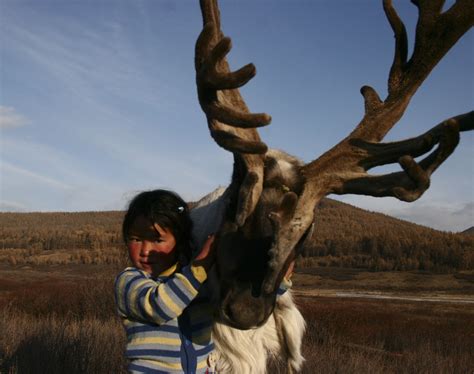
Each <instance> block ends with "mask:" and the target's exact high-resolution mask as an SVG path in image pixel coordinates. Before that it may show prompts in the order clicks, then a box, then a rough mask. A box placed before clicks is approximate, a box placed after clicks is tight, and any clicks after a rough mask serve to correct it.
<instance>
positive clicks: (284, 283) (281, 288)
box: [277, 278, 293, 297]
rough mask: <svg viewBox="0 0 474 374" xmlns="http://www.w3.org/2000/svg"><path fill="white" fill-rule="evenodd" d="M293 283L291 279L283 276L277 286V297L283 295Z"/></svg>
mask: <svg viewBox="0 0 474 374" xmlns="http://www.w3.org/2000/svg"><path fill="white" fill-rule="evenodd" d="M292 285H293V283H292V282H291V279H286V278H283V280H282V281H281V283H280V286H279V287H278V291H277V297H278V296H281V295H283V294H284V293H285V292H286V291H288V290H289V289H290V288H291V286H292Z"/></svg>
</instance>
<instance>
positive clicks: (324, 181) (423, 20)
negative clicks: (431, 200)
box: [264, 0, 474, 293]
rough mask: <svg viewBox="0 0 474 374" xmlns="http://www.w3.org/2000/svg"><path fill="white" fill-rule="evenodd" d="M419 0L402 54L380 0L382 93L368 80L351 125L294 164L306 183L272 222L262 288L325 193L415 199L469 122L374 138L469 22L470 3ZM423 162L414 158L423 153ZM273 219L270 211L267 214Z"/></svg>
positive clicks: (396, 25) (388, 7) (472, 121)
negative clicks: (285, 216) (411, 39)
mask: <svg viewBox="0 0 474 374" xmlns="http://www.w3.org/2000/svg"><path fill="white" fill-rule="evenodd" d="M412 2H413V3H414V4H415V5H416V6H417V7H418V11H419V17H418V24H417V27H416V37H415V46H414V51H413V54H412V56H411V58H410V59H409V60H407V50H408V48H407V44H408V43H407V34H406V30H405V26H404V24H403V22H402V21H401V19H400V18H399V16H398V14H397V12H396V11H395V9H394V8H393V6H392V3H391V1H390V0H384V1H383V5H384V11H385V14H386V16H387V18H388V21H389V22H390V25H391V27H392V29H393V31H394V34H395V56H394V60H393V64H392V67H391V69H390V74H389V79H388V96H387V98H386V99H385V100H384V101H382V100H381V99H380V98H379V95H378V94H377V92H376V91H375V90H374V89H373V88H372V87H369V86H364V87H362V89H361V93H362V96H363V97H364V101H365V115H364V118H363V119H362V121H361V122H360V123H359V125H358V126H357V127H356V128H355V130H354V131H353V132H352V133H351V134H350V135H349V136H348V137H347V138H345V139H344V140H343V141H341V142H340V143H339V144H337V145H336V146H334V147H333V148H332V149H330V150H329V151H328V152H326V153H324V154H323V155H322V156H321V157H319V158H318V159H317V160H315V161H313V162H311V163H309V164H307V165H304V166H303V167H302V169H301V172H302V174H303V175H304V177H305V179H306V182H305V186H304V189H303V193H302V194H301V196H300V197H299V199H298V203H297V204H296V207H295V208H294V214H293V217H292V219H291V220H281V222H280V224H278V225H275V227H276V229H277V230H276V231H277V232H276V233H275V242H274V245H273V249H272V252H271V253H272V255H273V257H274V258H273V259H272V261H271V262H270V265H271V266H272V268H273V270H272V271H271V272H269V274H268V276H267V277H266V279H265V284H264V290H265V291H266V292H269V293H270V292H272V291H273V289H274V287H275V284H276V283H277V282H276V280H277V279H278V277H281V273H282V269H283V268H284V263H285V261H287V259H288V256H289V253H290V252H291V251H292V249H293V248H294V246H295V243H298V241H299V240H300V239H301V238H302V236H303V234H304V233H305V231H306V230H307V228H308V227H309V226H310V224H311V222H312V221H313V217H314V212H313V209H314V206H315V205H316V204H317V203H318V202H319V201H320V200H321V198H323V197H324V196H326V195H328V194H331V193H335V194H349V193H351V194H362V195H370V196H377V197H381V196H393V197H396V198H398V199H400V200H404V201H414V200H416V199H418V198H419V197H420V196H421V195H422V194H423V193H424V192H425V191H426V189H428V187H429V184H430V176H431V174H432V173H433V172H434V171H435V170H436V169H437V168H438V167H439V165H441V163H442V162H443V161H444V160H446V158H447V157H449V155H450V154H451V153H452V152H453V150H454V149H455V147H456V146H457V144H458V142H459V132H460V131H467V130H472V129H473V128H474V112H469V113H465V114H462V115H459V116H456V117H453V118H450V119H447V120H445V121H443V122H442V123H440V124H439V125H437V126H435V127H434V128H432V129H431V130H429V131H428V132H426V133H425V134H423V135H421V136H418V137H415V138H413V139H408V140H404V141H400V142H393V143H385V144H384V143H379V142H380V141H381V140H382V139H383V138H384V137H385V135H386V134H387V133H388V131H390V129H391V128H392V127H393V126H394V125H395V124H396V123H397V122H398V120H399V119H400V118H401V116H402V115H403V113H404V111H405V109H406V107H407V106H408V104H409V102H410V99H411V98H412V96H413V95H414V94H415V92H416V90H417V89H418V87H419V86H420V85H421V84H422V83H423V81H424V80H425V79H426V77H427V76H428V75H429V73H430V72H431V70H432V69H433V68H434V67H435V66H436V64H437V63H438V62H439V61H440V60H441V59H442V57H443V56H444V55H445V54H446V53H447V52H448V51H449V49H450V48H451V47H452V46H453V45H454V44H455V43H456V42H457V40H458V39H459V38H460V37H461V36H462V35H463V34H465V33H466V32H467V31H468V30H469V29H470V28H471V27H472V25H473V24H474V2H472V1H471V0H458V1H457V2H456V3H455V4H454V5H453V6H452V7H451V8H450V9H448V10H447V11H446V12H444V13H441V9H442V7H443V4H444V1H443V0H418V1H415V0H412ZM436 145H438V147H437V148H436V149H435V150H434V151H433V152H432V153H431V154H429V155H428V156H427V157H425V158H424V159H423V160H422V161H420V162H416V161H415V160H414V158H415V157H417V156H421V155H424V154H426V153H428V152H430V151H431V150H432V149H433V147H434V146H436ZM396 162H398V163H399V164H400V165H401V167H402V169H403V171H401V172H398V173H392V174H387V175H381V176H371V175H369V174H368V173H367V171H368V170H369V169H371V168H373V167H375V166H380V165H387V164H391V163H396ZM273 220H274V218H273Z"/></svg>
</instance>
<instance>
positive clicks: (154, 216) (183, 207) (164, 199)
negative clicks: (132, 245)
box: [122, 190, 193, 263]
mask: <svg viewBox="0 0 474 374" xmlns="http://www.w3.org/2000/svg"><path fill="white" fill-rule="evenodd" d="M138 216H144V217H145V218H147V219H149V220H150V221H151V222H153V223H157V224H159V225H160V226H161V227H162V228H164V229H168V230H170V231H171V232H172V234H173V236H174V237H175V240H176V250H177V253H178V256H180V261H183V260H184V262H185V263H188V262H189V261H190V260H191V255H192V252H193V243H192V236H191V235H192V234H191V230H192V226H193V224H192V221H191V217H190V216H189V208H188V205H187V204H186V202H185V201H184V200H183V199H182V198H181V197H180V196H179V195H178V194H177V193H175V192H172V191H167V190H154V191H145V192H141V193H139V194H138V195H137V196H135V197H134V198H133V200H132V201H131V202H130V205H129V206H128V210H127V213H125V217H124V219H123V224H122V236H123V240H124V241H125V242H127V236H128V233H129V231H130V227H131V226H132V224H133V222H134V221H135V219H136V218H137V217H138ZM181 257H184V258H181Z"/></svg>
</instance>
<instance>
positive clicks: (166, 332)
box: [115, 266, 214, 373]
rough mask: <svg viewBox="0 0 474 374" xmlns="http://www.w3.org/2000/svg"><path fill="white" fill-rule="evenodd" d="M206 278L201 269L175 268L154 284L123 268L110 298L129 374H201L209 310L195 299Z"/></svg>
mask: <svg viewBox="0 0 474 374" xmlns="http://www.w3.org/2000/svg"><path fill="white" fill-rule="evenodd" d="M206 278H207V275H206V272H205V271H204V269H203V268H202V267H192V266H191V267H190V266H187V267H183V268H182V269H181V270H180V272H176V266H174V267H173V268H171V269H168V270H167V271H166V272H165V273H163V274H162V275H161V276H160V277H158V278H157V279H153V278H152V277H151V276H150V275H149V274H148V273H146V272H144V271H142V270H139V269H136V268H127V269H125V270H124V271H123V272H122V273H120V274H119V275H118V276H117V279H116V282H115V297H116V302H117V309H118V313H119V315H120V316H121V317H122V320H123V323H124V326H125V329H126V332H127V340H128V342H127V348H126V353H125V354H126V356H127V357H128V358H129V359H130V365H129V371H130V372H132V373H173V372H175V373H178V372H179V373H182V372H186V373H205V372H206V370H207V357H208V355H209V353H210V352H212V350H213V349H214V344H213V343H212V339H211V329H212V314H213V313H212V309H211V306H210V304H209V302H208V298H207V297H206V296H204V295H201V294H200V295H199V296H198V290H199V288H200V286H201V284H202V283H203V282H204V281H205V280H206Z"/></svg>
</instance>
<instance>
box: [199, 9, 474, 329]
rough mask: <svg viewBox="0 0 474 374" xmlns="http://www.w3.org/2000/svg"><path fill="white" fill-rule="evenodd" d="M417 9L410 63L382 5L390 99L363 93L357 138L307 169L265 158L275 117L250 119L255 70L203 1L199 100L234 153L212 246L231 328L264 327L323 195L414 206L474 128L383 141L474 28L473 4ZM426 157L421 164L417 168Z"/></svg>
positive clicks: (392, 17) (274, 155) (459, 126)
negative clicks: (266, 136) (235, 58)
mask: <svg viewBox="0 0 474 374" xmlns="http://www.w3.org/2000/svg"><path fill="white" fill-rule="evenodd" d="M413 3H415V5H416V6H417V7H418V10H419V20H418V25H417V31H416V38H415V46H414V51H413V54H412V56H411V57H410V58H409V59H407V49H408V48H407V35H406V31H405V27H404V25H403V23H402V21H401V20H400V18H399V17H398V15H397V13H396V11H395V9H394V8H393V6H392V4H391V1H390V0H384V2H383V4H384V10H385V13H386V15H387V18H388V20H389V22H390V24H391V26H392V29H393V31H394V34H395V57H394V61H393V64H392V67H391V70H390V74H389V79H388V96H387V98H386V99H385V100H383V101H382V100H381V99H380V98H379V96H378V94H377V93H376V92H375V90H374V89H373V88H371V87H368V86H364V87H363V88H362V89H361V93H362V95H363V97H364V100H365V115H364V117H363V119H362V120H361V122H360V123H359V124H358V125H357V127H356V128H355V130H354V131H352V133H351V134H350V135H349V136H348V137H347V138H345V139H344V140H342V141H341V142H340V143H339V144H337V145H335V146H334V147H333V148H332V149H330V150H329V151H327V152H326V153H324V154H323V155H322V156H320V157H319V158H318V159H316V160H314V161H312V162H310V163H308V164H306V165H303V164H301V163H300V162H298V161H297V160H296V159H294V158H292V157H291V156H288V155H286V154H284V153H281V152H275V151H268V149H267V146H266V145H265V144H264V143H263V142H262V141H261V140H260V137H259V135H258V132H257V130H256V128H258V127H260V126H265V125H268V124H269V123H270V121H271V118H270V116H269V115H267V114H264V113H260V114H253V113H250V112H249V110H248V108H247V106H246V104H245V102H244V100H243V99H242V97H241V95H240V93H239V91H238V88H239V87H241V86H243V85H244V84H245V83H247V82H248V81H249V80H250V79H251V78H252V77H253V76H254V75H255V67H254V66H253V65H252V64H249V65H246V66H244V67H243V68H241V69H239V70H237V71H235V72H231V71H230V69H229V65H228V63H227V60H226V55H227V53H228V52H229V51H230V49H231V42H230V39H229V38H227V37H224V36H223V33H222V31H221V27H220V15H219V9H218V6H217V0H201V10H202V14H203V20H204V28H203V31H202V32H201V34H200V36H199V38H198V41H197V43H196V58H195V65H196V74H197V76H196V82H197V88H198V96H199V102H200V104H201V107H202V109H203V111H204V112H205V114H206V116H207V120H208V126H209V129H210V133H211V136H212V137H213V138H214V140H215V141H216V142H217V144H218V145H220V146H221V147H222V148H224V149H226V150H228V151H230V152H232V153H233V154H234V171H233V177H232V182H231V185H230V186H229V188H228V189H227V191H226V196H225V199H226V201H227V203H226V204H227V205H226V212H225V219H224V221H223V223H222V225H221V227H220V230H219V232H218V235H217V238H216V241H215V245H217V246H218V266H217V271H218V275H219V283H220V286H221V290H220V311H221V316H222V318H223V320H224V321H225V322H227V323H228V324H230V325H231V326H233V327H237V328H243V329H248V328H252V327H257V326H259V325H261V324H262V323H264V322H265V321H266V319H267V318H268V316H269V315H270V314H271V312H272V311H273V308H274V305H275V299H276V293H277V290H278V286H279V284H280V282H281V280H282V278H283V275H284V274H285V272H286V269H287V268H288V266H289V264H290V262H291V261H292V260H293V259H294V258H295V257H296V256H297V255H298V248H299V247H301V244H302V242H303V241H304V240H305V237H306V236H307V235H308V232H309V230H310V228H311V227H312V223H313V220H314V209H315V206H316V205H317V204H318V202H319V201H320V200H321V199H322V198H323V197H324V196H326V195H328V194H331V193H335V194H363V195H370V196H376V197H381V196H392V197H396V198H398V199H400V200H404V201H414V200H416V199H418V198H419V197H420V196H421V195H422V194H423V193H424V191H425V190H426V189H427V188H428V187H429V181H430V175H431V174H432V173H433V172H434V171H435V170H436V169H437V168H438V167H439V165H440V164H441V163H442V162H443V161H444V160H445V159H446V158H447V157H448V156H449V155H450V154H451V153H452V152H453V151H454V149H455V147H456V146H457V144H458V141H459V132H460V131H465V130H471V129H472V128H473V127H474V112H470V113H466V114H463V115H459V116H456V117H453V118H451V119H448V120H445V121H443V122H442V123H440V124H439V125H437V126H435V127H433V128H432V129H431V130H429V131H427V132H426V133H425V134H423V135H420V136H418V137H416V138H412V139H408V140H404V141H399V142H393V143H380V141H381V140H382V139H383V138H384V137H385V135H386V134H387V133H388V131H389V130H390V129H391V128H392V127H393V126H394V125H395V124H396V123H397V122H398V120H399V119H400V118H401V116H402V115H403V113H404V111H405V109H406V107H407V106H408V104H409V102H410V99H411V97H412V96H413V95H414V94H415V92H416V90H417V88H418V87H419V86H420V85H421V84H422V82H423V81H424V80H425V78H426V77H427V76H428V75H429V73H430V72H431V70H432V69H433V68H434V66H435V65H436V64H437V63H438V62H439V61H440V60H441V58H442V57H443V56H444V55H445V54H446V53H447V52H448V50H449V49H450V48H451V47H452V46H453V45H454V44H455V43H456V41H457V40H458V39H459V38H460V37H461V36H462V35H463V34H464V33H465V32H467V30H468V29H469V28H470V27H472V25H473V22H474V5H473V3H472V2H470V1H468V0H464V1H463V0H459V1H457V2H456V3H455V4H454V5H453V6H452V7H451V8H450V9H448V10H447V11H445V12H444V13H441V9H442V6H443V1H440V0H436V1H435V0H431V1H413ZM435 146H437V147H436V149H435V150H434V151H432V152H431V153H429V152H430V151H431V150H432V149H433V148H434V147H435ZM427 153H429V154H428V155H427V156H426V157H425V158H424V159H423V160H422V161H419V162H417V161H415V160H414V158H415V157H418V156H422V155H424V154H427ZM391 163H399V164H400V166H401V167H402V169H403V171H401V172H397V173H391V174H386V175H377V176H374V175H370V174H368V173H367V171H368V170H370V169H371V168H373V167H376V166H380V165H386V164H391Z"/></svg>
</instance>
